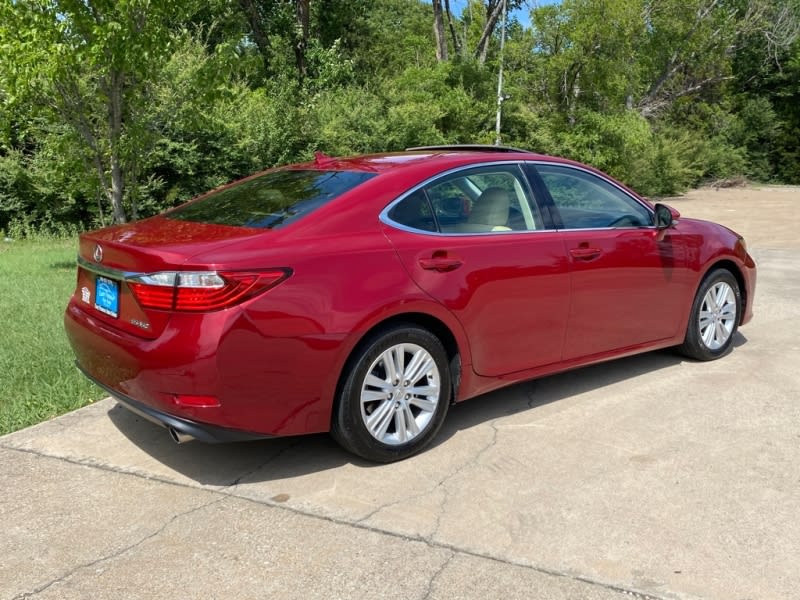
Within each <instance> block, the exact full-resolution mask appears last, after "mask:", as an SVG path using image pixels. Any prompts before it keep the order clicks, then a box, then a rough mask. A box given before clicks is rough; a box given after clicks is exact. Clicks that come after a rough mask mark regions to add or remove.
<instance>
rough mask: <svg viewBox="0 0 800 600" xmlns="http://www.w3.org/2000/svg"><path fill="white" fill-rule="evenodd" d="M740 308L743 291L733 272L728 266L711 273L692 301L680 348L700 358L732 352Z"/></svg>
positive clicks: (693, 356) (704, 358) (708, 358)
mask: <svg viewBox="0 0 800 600" xmlns="http://www.w3.org/2000/svg"><path fill="white" fill-rule="evenodd" d="M741 310H742V293H741V291H740V290H739V283H738V282H737V281H736V278H735V277H734V276H733V274H732V273H731V272H730V271H728V270H727V269H716V270H714V271H712V272H711V273H709V274H708V275H707V276H706V278H705V279H703V282H702V283H701V284H700V288H699V289H698V290H697V295H696V296H695V299H694V302H693V303H692V312H691V315H690V316H689V325H688V327H687V329H686V338H685V339H684V342H683V344H682V345H681V346H680V351H681V352H683V354H685V355H686V356H688V357H690V358H694V359H697V360H714V359H716V358H719V357H721V356H724V355H725V354H727V353H728V352H730V349H731V347H732V346H733V336H734V334H735V333H736V329H737V328H738V325H739V319H740V317H741Z"/></svg>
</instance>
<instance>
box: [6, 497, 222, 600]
mask: <svg viewBox="0 0 800 600" xmlns="http://www.w3.org/2000/svg"><path fill="white" fill-rule="evenodd" d="M226 499H227V498H215V499H214V500H210V501H209V502H206V503H204V504H201V505H200V506H195V507H194V508H190V509H188V510H185V511H183V512H180V513H178V514H174V515H172V516H171V517H170V518H169V519H168V520H167V521H166V522H165V523H163V524H162V525H161V527H159V528H158V529H157V530H156V531H154V532H152V533H150V534H148V535H146V536H144V537H143V538H141V539H140V540H138V541H136V542H134V543H132V544H128V545H127V546H125V547H124V548H120V549H118V550H117V551H115V552H112V553H111V554H108V555H106V556H101V557H100V558H96V559H95V560H91V561H89V562H86V563H83V564H80V565H78V566H76V567H73V568H72V569H71V570H69V571H67V572H66V573H63V574H62V575H59V576H58V577H55V578H54V579H51V580H50V581H48V582H46V583H43V584H41V585H40V586H39V587H37V588H35V589H34V590H31V591H30V592H23V593H21V594H17V595H16V596H14V598H13V599H12V600H25V599H26V598H33V597H34V596H37V595H39V594H41V593H42V592H44V591H45V590H47V589H49V588H51V587H53V586H54V585H57V584H59V583H62V582H64V581H66V580H68V579H70V578H71V577H72V576H73V575H75V574H76V573H78V572H79V571H83V570H84V569H89V568H91V567H94V566H95V565H99V564H102V563H104V562H107V561H109V560H113V559H115V558H118V557H120V556H122V555H123V554H126V553H127V552H129V551H131V550H134V549H136V548H138V547H139V546H141V545H142V544H144V543H145V542H147V541H149V540H152V539H153V538H155V537H158V536H159V535H161V534H162V533H163V532H164V531H165V530H166V529H167V528H168V527H169V526H170V525H172V524H173V523H174V522H175V521H177V520H178V519H180V518H182V517H185V516H188V515H190V514H192V513H194V512H197V511H198V510H202V509H204V508H208V507H209V506H213V505H214V504H219V503H220V502H224V501H225V500H226Z"/></svg>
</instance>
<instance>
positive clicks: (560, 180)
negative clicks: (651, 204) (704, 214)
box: [536, 164, 653, 229]
mask: <svg viewBox="0 0 800 600" xmlns="http://www.w3.org/2000/svg"><path fill="white" fill-rule="evenodd" d="M536 170H537V171H538V172H539V175H540V176H541V177H542V180H543V181H544V184H545V186H546V187H547V190H548V191H549V192H550V196H551V197H552V198H553V203H554V204H555V206H556V208H557V209H558V213H559V215H560V216H561V222H562V224H563V228H564V229H599V228H605V227H649V226H651V225H653V216H652V213H651V212H650V211H649V210H648V209H647V208H646V207H645V206H644V205H642V204H641V203H640V202H638V201H637V200H636V199H634V198H633V197H631V196H629V195H628V194H626V193H625V192H623V191H622V190H620V189H619V188H618V187H616V186H615V185H613V184H611V183H610V182H608V181H606V180H604V179H602V178H600V177H598V176H597V175H594V174H592V173H588V172H586V171H583V170H580V169H575V168H572V167H566V166H562V165H542V164H538V165H536Z"/></svg>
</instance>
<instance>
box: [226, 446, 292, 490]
mask: <svg viewBox="0 0 800 600" xmlns="http://www.w3.org/2000/svg"><path fill="white" fill-rule="evenodd" d="M299 443H300V440H296V441H294V442H292V443H291V444H288V445H287V446H286V447H285V448H281V449H280V450H278V451H277V452H276V453H275V454H273V455H272V456H270V457H269V458H268V459H266V460H265V461H264V462H262V463H261V464H259V465H258V466H256V467H253V468H252V469H250V470H249V471H247V472H246V473H242V474H241V475H239V477H237V478H236V479H234V480H233V481H232V482H231V483H229V484H228V485H226V486H223V489H226V490H227V489H232V488H235V487H237V486H238V485H239V484H240V483H241V482H242V480H243V479H246V478H247V477H250V476H251V475H255V474H256V473H258V472H259V471H260V470H261V469H263V468H264V467H266V466H267V465H268V464H270V463H271V462H274V461H276V460H277V459H279V458H280V457H281V456H283V455H284V454H286V453H287V452H289V450H292V449H294V448H296V447H297V445H298V444H299Z"/></svg>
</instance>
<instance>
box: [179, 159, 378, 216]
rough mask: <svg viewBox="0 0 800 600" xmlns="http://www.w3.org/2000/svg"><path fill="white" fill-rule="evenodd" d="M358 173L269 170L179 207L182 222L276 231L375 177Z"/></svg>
mask: <svg viewBox="0 0 800 600" xmlns="http://www.w3.org/2000/svg"><path fill="white" fill-rule="evenodd" d="M374 176H375V174H374V173H362V172H359V171H292V170H285V171H272V172H270V173H265V174H264V175H261V176H260V177H256V178H255V179H251V180H249V181H246V182H244V183H240V184H238V185H234V186H232V187H229V188H227V189H225V190H221V191H219V192H216V193H213V194H211V195H209V196H206V197H205V198H203V199H202V200H197V201H196V202H190V203H188V204H184V205H183V206H179V207H178V208H176V209H175V210H173V211H170V212H168V213H167V214H165V215H164V216H165V217H167V218H170V219H178V220H181V221H194V222H200V223H214V224H218V225H233V226H235V227H256V228H261V229H277V228H279V227H282V226H284V225H287V224H289V223H291V222H293V221H296V220H298V219H300V218H301V217H303V216H305V215H307V214H309V213H311V212H312V211H314V210H316V209H317V208H319V207H320V206H322V205H323V204H325V203H326V202H329V201H330V200H333V199H334V198H336V197H337V196H340V195H341V194H344V193H345V192H347V191H349V190H351V189H353V188H354V187H356V186H357V185H359V184H361V183H363V182H365V181H366V180H368V179H370V178H372V177H374Z"/></svg>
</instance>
